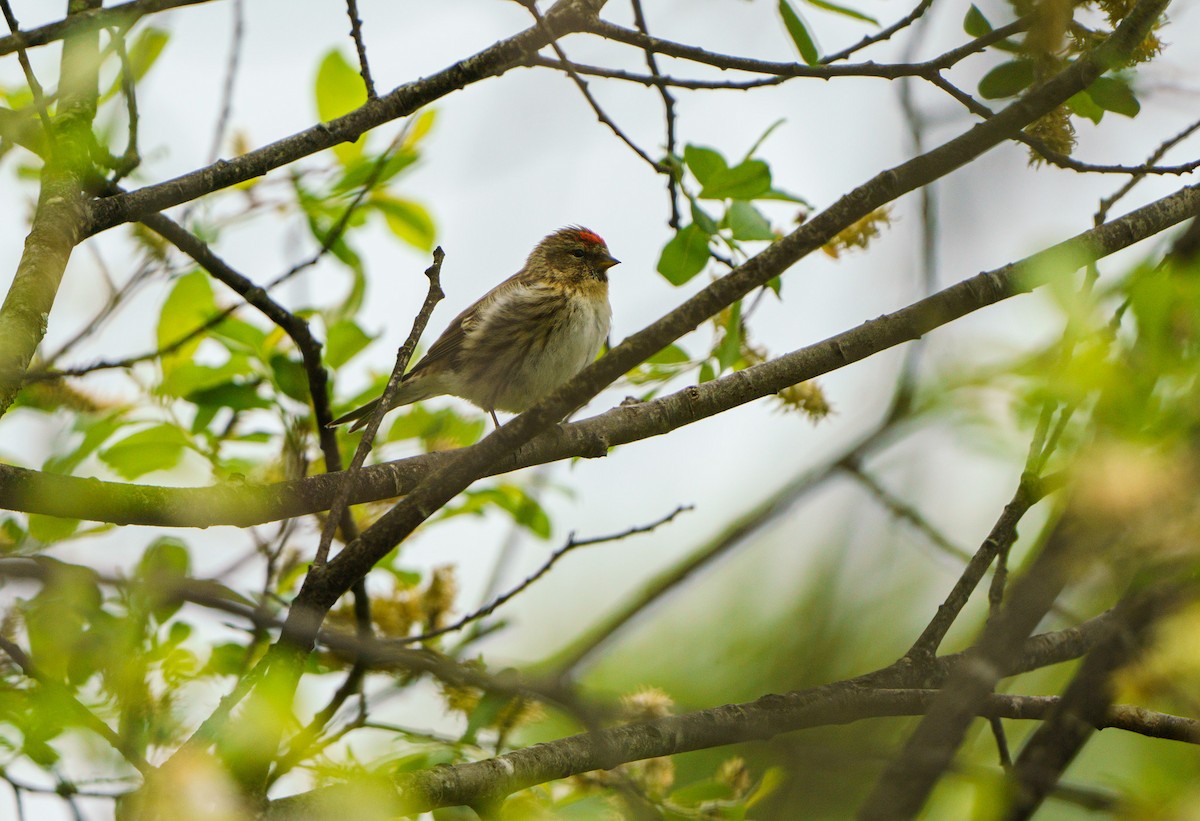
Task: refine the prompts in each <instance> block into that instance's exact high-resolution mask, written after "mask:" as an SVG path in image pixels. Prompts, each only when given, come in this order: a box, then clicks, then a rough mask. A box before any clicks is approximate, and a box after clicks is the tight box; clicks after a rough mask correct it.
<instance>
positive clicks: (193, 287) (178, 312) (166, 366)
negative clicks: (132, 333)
mask: <svg viewBox="0 0 1200 821" xmlns="http://www.w3.org/2000/svg"><path fill="white" fill-rule="evenodd" d="M216 312H217V303H216V301H215V300H214V299H213V292H212V283H210V282H209V279H208V275H207V274H205V273H204V272H203V271H199V270H197V271H193V272H192V273H190V274H185V275H184V276H181V277H180V278H179V279H178V280H176V281H175V286H174V287H173V288H171V293H169V294H168V295H167V299H166V301H165V302H164V303H163V306H162V310H161V311H160V312H159V315H158V331H157V342H158V347H159V348H166V347H167V346H169V345H171V344H173V343H175V342H177V341H179V340H180V339H182V338H183V337H184V336H186V335H187V334H189V333H191V332H192V331H193V330H195V329H196V328H198V327H200V326H201V325H203V324H204V323H206V322H208V320H209V319H211V318H212V317H213V315H214V314H216ZM202 338H203V336H197V337H196V338H195V339H191V340H188V341H187V342H186V343H184V344H183V345H182V346H181V347H180V348H179V349H178V350H176V351H174V352H173V353H170V354H167V355H166V356H164V357H163V358H162V367H163V375H164V376H166V375H169V374H170V372H171V370H172V369H173V368H175V367H177V366H178V365H181V364H183V363H185V362H188V361H190V360H191V358H192V354H194V353H195V352H196V348H198V347H200V341H201V339H202Z"/></svg>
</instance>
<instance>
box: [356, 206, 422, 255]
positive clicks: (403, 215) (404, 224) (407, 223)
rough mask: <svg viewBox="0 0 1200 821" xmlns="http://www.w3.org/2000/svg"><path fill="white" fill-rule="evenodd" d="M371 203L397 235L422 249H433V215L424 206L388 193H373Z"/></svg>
mask: <svg viewBox="0 0 1200 821" xmlns="http://www.w3.org/2000/svg"><path fill="white" fill-rule="evenodd" d="M371 205H373V206H375V208H377V209H378V210H379V212H380V213H382V214H383V216H384V219H385V220H387V226H388V228H389V229H390V230H391V232H392V233H393V234H395V235H396V236H397V237H399V238H400V239H402V240H404V241H405V242H407V243H408V244H409V245H411V246H413V247H414V248H419V249H420V250H422V251H432V250H433V240H434V231H435V229H434V225H433V217H431V216H429V212H428V211H426V210H425V206H423V205H420V204H418V203H415V202H412V201H411V200H404V199H400V198H398V197H393V196H391V195H388V194H376V195H374V196H373V197H371Z"/></svg>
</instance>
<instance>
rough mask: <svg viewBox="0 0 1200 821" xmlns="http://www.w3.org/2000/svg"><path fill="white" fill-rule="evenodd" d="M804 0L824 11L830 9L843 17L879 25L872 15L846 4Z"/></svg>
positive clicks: (823, 0) (824, 0)
mask: <svg viewBox="0 0 1200 821" xmlns="http://www.w3.org/2000/svg"><path fill="white" fill-rule="evenodd" d="M804 2H805V3H808V4H809V5H810V6H816V7H817V8H819V9H824V10H825V11H831V12H833V13H834V14H840V15H842V16H843V17H850V18H853V19H855V20H861V21H863V22H864V23H870V24H871V25H873V26H878V25H879V21H878V20H876V19H875V18H874V17H871V16H870V15H869V14H863V13H862V12H861V11H858V10H857V9H851V8H847V7H846V6H839V5H838V4H837V3H830V2H829V0H804Z"/></svg>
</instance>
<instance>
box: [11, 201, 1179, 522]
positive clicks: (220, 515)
mask: <svg viewBox="0 0 1200 821" xmlns="http://www.w3.org/2000/svg"><path fill="white" fill-rule="evenodd" d="M1198 210H1200V187H1189V188H1184V189H1182V190H1180V191H1177V192H1176V193H1174V194H1171V195H1169V196H1167V197H1164V198H1163V199H1161V200H1158V201H1156V202H1153V203H1151V204H1149V205H1147V206H1145V207H1143V208H1139V209H1138V210H1136V211H1133V212H1131V213H1129V214H1127V215H1125V216H1123V217H1120V218H1118V219H1115V220H1113V221H1111V222H1108V223H1105V224H1104V225H1102V226H1100V227H1098V228H1093V229H1091V230H1089V231H1085V232H1083V233H1081V234H1078V235H1077V236H1075V237H1073V238H1072V239H1069V240H1066V241H1065V242H1062V243H1059V244H1058V245H1055V246H1052V247H1051V248H1049V249H1046V250H1045V251H1043V252H1041V253H1039V254H1035V255H1033V256H1031V257H1028V258H1026V259H1024V260H1021V261H1019V262H1016V263H1013V264H1011V265H1007V266H1005V267H1003V268H998V269H995V270H993V271H987V272H984V273H981V274H978V275H976V276H974V277H971V278H970V279H966V280H963V281H962V282H959V283H957V284H955V285H952V286H950V287H949V288H946V289H944V290H942V291H939V292H938V293H936V294H933V295H932V296H929V297H926V298H925V299H922V300H920V301H918V302H914V303H913V304H912V305H909V306H908V307H906V308H902V309H901V310H899V311H896V312H895V313H892V314H886V315H884V316H881V317H879V318H878V319H873V320H871V321H869V322H865V323H863V324H862V325H860V326H858V327H857V328H853V329H851V330H849V331H845V332H843V333H840V334H838V335H836V336H833V337H830V338H829V339H826V340H825V341H823V342H818V343H816V344H815V345H810V346H808V347H806V348H801V349H799V350H797V351H793V352H792V353H789V354H785V355H783V356H781V357H779V358H777V359H774V360H772V361H770V362H767V363H764V364H762V365H756V366H754V367H752V368H747V369H746V370H744V371H739V372H737V373H733V374H729V375H727V376H724V377H721V378H720V379H715V380H713V381H711V382H707V383H705V384H703V385H698V386H691V387H687V388H684V389H683V390H681V391H678V392H676V393H673V394H669V395H667V396H664V397H661V398H658V399H655V400H653V401H650V402H642V403H638V404H635V405H622V406H620V407H616V408H613V409H612V410H609V411H607V412H605V413H602V414H600V415H598V416H594V417H592V418H590V419H585V420H583V421H581V422H575V423H572V424H567V425H558V426H556V427H554V428H552V429H550V430H548V431H546V432H545V433H543V434H541V435H540V436H538V437H537V438H535V439H533V440H532V441H530V442H529V443H528V444H526V445H524V446H522V447H520V448H518V449H516V450H515V451H513V452H511V453H509V454H508V455H507V456H506V457H504V458H501V459H498V460H496V461H495V462H493V463H492V464H491V466H490V467H489V468H488V473H489V474H498V473H505V472H508V471H511V470H515V469H517V468H521V467H528V466H530V465H535V464H542V463H545V462H552V461H556V460H559V459H567V458H571V457H578V456H584V457H588V456H603V455H605V454H606V453H607V451H608V448H610V447H614V446H617V445H623V444H628V443H630V442H636V441H639V440H641V439H647V438H649V437H651V436H659V435H662V434H664V433H669V432H670V431H672V430H675V429H677V428H680V427H683V426H684V425H689V424H691V423H693V422H697V421H700V420H701V419H706V418H708V417H710V416H715V415H716V414H718V413H722V412H724V411H727V410H729V409H731V408H734V407H737V406H739V405H742V404H745V403H747V402H751V401H753V400H755V399H759V398H761V397H764V396H770V395H772V394H774V393H777V392H778V391H779V390H781V389H783V388H785V387H787V386H788V385H794V384H796V383H797V382H802V381H804V380H806V379H812V378H814V377H816V376H820V375H821V374H823V373H828V372H829V371H833V370H836V369H837V368H840V367H843V366H845V365H847V364H849V363H851V362H856V361H858V360H860V359H865V358H867V357H868V356H872V355H874V354H876V353H879V352H880V351H883V350H886V349H888V348H891V347H894V346H896V345H900V344H902V343H904V342H907V341H910V340H913V339H917V338H919V337H921V336H923V335H924V334H926V333H929V332H930V331H932V330H934V329H935V328H938V327H940V326H941V325H945V324H947V323H949V322H951V321H953V320H954V319H957V318H959V317H962V316H965V315H966V314H968V313H971V312H972V311H975V310H978V309H980V308H983V307H986V306H988V305H991V304H993V303H995V302H998V301H1000V300H1002V299H1006V298H1008V297H1010V296H1013V295H1014V294H1017V293H1022V292H1024V291H1026V290H1030V289H1033V288H1036V287H1038V286H1040V285H1042V284H1044V283H1045V282H1047V281H1048V279H1049V278H1050V277H1052V276H1059V275H1061V276H1066V275H1068V274H1069V273H1070V272H1071V269H1070V266H1071V265H1075V264H1078V265H1083V264H1086V263H1087V262H1091V261H1093V260H1096V259H1101V258H1103V257H1105V256H1107V255H1109V254H1112V253H1115V252H1116V251H1119V250H1121V249H1123V248H1127V247H1129V246H1130V245H1132V244H1134V243H1136V242H1139V241H1141V240H1144V239H1147V238H1148V237H1152V236H1155V235H1156V234H1158V233H1160V232H1162V231H1164V230H1166V229H1168V228H1170V227H1171V226H1173V225H1176V224H1178V223H1180V222H1182V221H1183V220H1186V219H1188V218H1189V217H1191V216H1193V215H1194V214H1195V213H1196V212H1197V211H1198ZM1064 260H1070V261H1069V262H1064ZM1049 262H1053V263H1054V265H1052V266H1049V265H1047V264H1046V263H1049ZM479 447H480V446H479V445H473V446H472V447H471V448H467V449H465V450H467V451H470V450H472V449H476V448H479ZM458 453H460V452H459V451H453V452H449V453H430V454H425V455H423V456H415V457H412V458H409V459H401V460H399V461H396V462H389V463H386V464H381V465H370V466H367V467H365V468H363V470H362V472H361V474H360V475H359V479H358V481H357V482H356V483H355V493H354V495H353V496H352V497H351V501H352V502H353V503H355V504H358V503H362V502H368V501H376V500H379V499H387V498H391V497H393V496H399V495H402V494H405V493H408V492H409V491H410V490H412V489H413V488H414V487H415V486H416V485H417V484H418V483H419V482H421V481H422V480H423V479H424V478H425V477H426V476H428V475H429V474H430V473H431V472H433V471H434V470H437V469H438V468H440V467H441V466H443V465H444V464H446V463H447V462H448V461H449V460H451V459H452V458H454V456H455V455H457V454H458ZM339 481H340V480H339V479H338V477H337V475H336V474H327V475H321V476H311V477H308V478H306V479H301V480H297V481H292V482H281V483H278V484H273V485H251V484H222V485H216V486H213V487H204V488H166V487H155V486H151V485H127V484H120V483H116V482H102V481H100V480H98V479H80V478H75V477H70V476H59V475H55V474H47V473H40V472H38V471H33V470H27V469H24V468H19V467H15V466H12V465H3V464H0V507H4V508H7V509H9V510H19V511H24V512H29V513H44V514H47V515H51V516H64V517H68V518H76V519H91V520H96V521H106V522H114V523H117V524H146V525H157V526H167V527H210V526H213V525H234V526H247V525H251V524H261V523H263V522H269V521H275V520H278V519H285V518H288V517H292V516H300V515H304V514H307V513H315V512H318V511H321V510H326V509H328V507H329V505H330V503H331V501H332V499H333V494H334V492H335V491H336V489H337V483H338V482H339Z"/></svg>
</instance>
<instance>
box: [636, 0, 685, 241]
mask: <svg viewBox="0 0 1200 821" xmlns="http://www.w3.org/2000/svg"><path fill="white" fill-rule="evenodd" d="M631 3H632V5H633V20H634V24H635V25H636V26H637V28H638V31H640V32H641V33H642V34H647V35H648V34H650V29H649V27H648V26H647V25H646V15H645V13H644V12H643V11H642V0H631ZM643 50H644V51H645V53H646V67H647V68H649V69H650V76H651V77H653V78H655V79H658V78H660V77H662V74H661V72H659V70H658V58H657V57H656V56H655V54H654V50H653V49H649V48H647V49H643ZM657 86H658V94H659V96H660V97H662V102H663V119H664V120H665V121H666V136H667V145H666V149H667V156H668V157H674V156H675V98H674V97H673V96H671V92H670V91H669V90H668V89H667V86H666V85H664V84H661V83H659V84H657ZM667 200H668V201H669V202H670V205H671V218H670V219H669V220H667V225H669V226H670V227H671V228H674V229H676V230H678V228H679V180H678V179H677V178H676V174H675V172H674V171H673V170H672V171H671V173H668V174H667Z"/></svg>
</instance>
